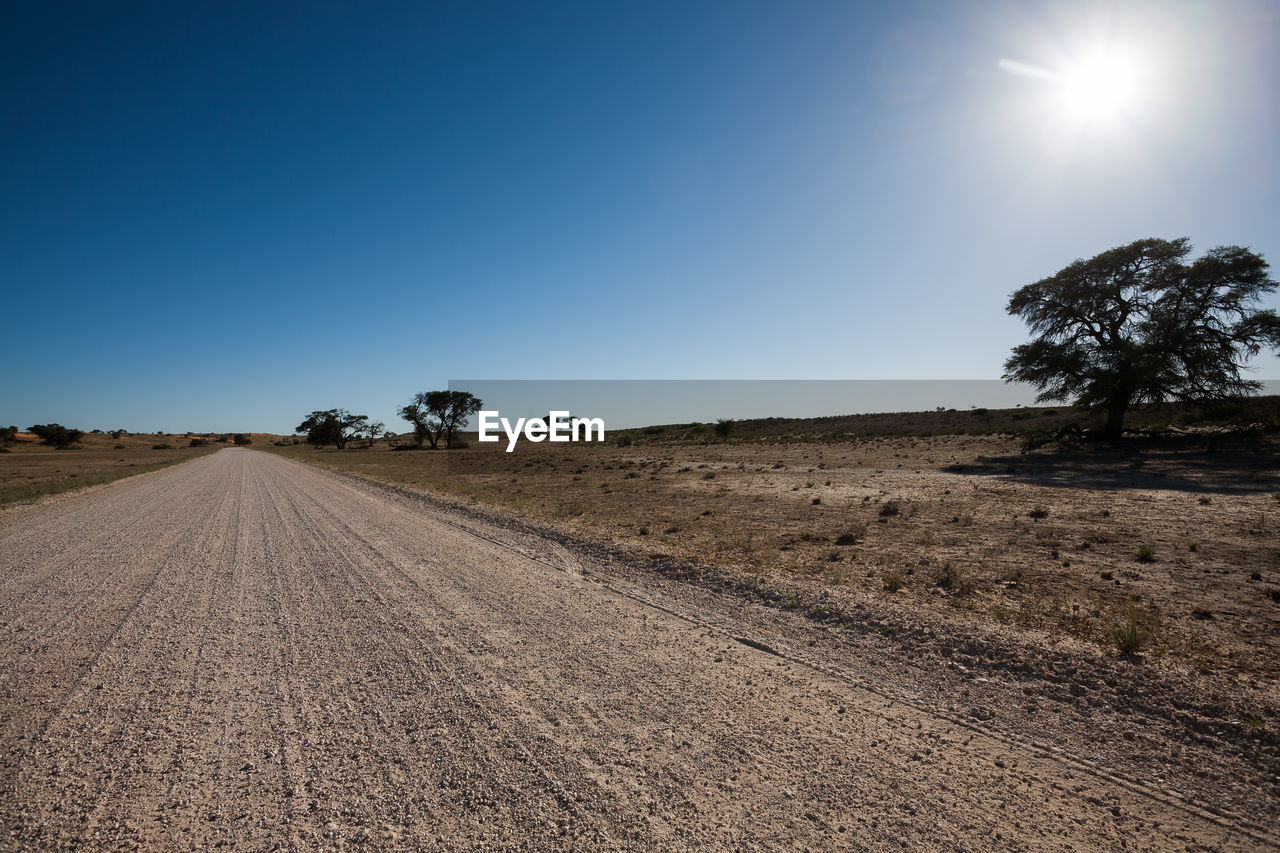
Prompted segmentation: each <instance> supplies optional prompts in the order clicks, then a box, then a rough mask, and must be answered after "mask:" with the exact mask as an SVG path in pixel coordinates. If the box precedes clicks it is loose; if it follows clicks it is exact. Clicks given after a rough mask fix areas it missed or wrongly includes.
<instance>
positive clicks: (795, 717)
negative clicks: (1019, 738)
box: [0, 450, 1274, 850]
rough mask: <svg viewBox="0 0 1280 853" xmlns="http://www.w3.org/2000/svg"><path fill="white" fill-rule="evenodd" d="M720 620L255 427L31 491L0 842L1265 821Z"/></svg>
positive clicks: (623, 839)
mask: <svg viewBox="0 0 1280 853" xmlns="http://www.w3.org/2000/svg"><path fill="white" fill-rule="evenodd" d="M593 568H595V569H596V570H595V571H593ZM584 569H585V570H586V571H585V574H584V571H583V570H584ZM646 600H647V602H649V603H646ZM654 605H657V606H654ZM744 607H745V605H744ZM682 608H683V609H682ZM712 616H716V615H715V614H712V615H711V616H708V615H707V614H701V613H696V612H687V608H685V605H683V604H682V603H681V600H680V599H678V597H673V596H669V595H668V594H667V591H666V590H664V588H663V587H662V585H661V584H659V583H656V582H655V583H654V584H652V585H649V586H644V585H641V586H629V585H628V584H627V583H626V582H624V581H622V580H620V579H616V580H615V579H611V578H610V577H609V575H608V574H607V570H606V569H605V568H604V567H593V566H592V565H590V563H589V562H588V561H586V558H579V557H575V556H574V555H571V554H570V553H568V552H567V551H565V550H564V549H562V548H559V547H558V546H555V545H553V544H551V543H549V542H545V541H535V540H534V538H533V537H527V536H523V535H519V534H515V533H512V532H509V531H506V530H503V529H501V528H498V527H491V526H486V525H483V524H481V523H480V522H478V521H465V520H460V519H459V518H457V517H454V516H451V515H450V514H448V513H446V512H445V511H443V510H434V509H432V508H430V507H429V506H426V505H420V504H416V503H414V502H411V501H407V500H403V499H399V498H397V497H395V496H393V495H389V494H387V493H384V492H382V491H380V490H378V489H376V488H373V487H365V486H362V485H360V484H357V483H354V482H351V481H349V480H346V479H343V478H341V477H339V476H337V475H332V474H327V473H323V472H321V471H318V470H316V469H313V468H310V467H307V466H304V465H302V464H300V463H297V462H293V461H289V460H286V459H282V458H279V457H274V456H270V455H267V454H264V453H258V452H253V451H249V450H224V451H222V452H220V453H217V454H215V455H213V456H210V457H205V458H203V459H199V460H196V461H193V462H190V463H187V464H184V465H181V466H179V467H177V468H174V469H169V470H166V471H162V472H157V473H154V474H148V475H143V476H141V477H137V478H133V479H131V480H127V481H122V482H119V483H115V484H112V485H109V486H105V487H100V488H98V489H95V490H91V491H89V492H86V493H83V494H79V495H74V496H68V497H63V498H59V499H54V500H52V501H50V502H48V503H46V504H43V505H39V506H34V507H26V508H19V509H17V510H13V511H10V512H8V513H5V514H4V516H3V517H0V638H2V643H3V645H2V646H0V753H2V754H3V765H2V767H0V821H2V824H3V825H2V827H0V831H2V833H3V834H2V835H0V847H3V848H5V849H71V848H76V849H116V848H134V847H141V848H143V849H155V850H182V849H209V848H213V847H215V846H223V847H229V848H231V849H243V850H270V849H299V850H303V849H306V850H311V849H339V848H344V847H353V846H359V845H361V844H364V845H366V846H367V849H379V850H384V849H529V850H543V849H583V850H587V849H659V850H680V849H778V850H793V849H795V850H800V849H815V850H824V849H911V850H930V849H937V850H954V849H973V850H987V849H992V848H1002V849H1043V850H1067V849H1072V850H1081V849H1105V850H1118V849H1122V848H1126V849H1130V850H1134V849H1137V850H1144V849H1150V850H1166V849H1175V848H1176V849H1183V848H1189V849H1201V848H1202V847H1205V848H1210V849H1217V848H1221V849H1259V848H1265V847H1268V846H1269V845H1270V844H1271V843H1273V842H1274V839H1269V838H1267V837H1265V836H1263V835H1261V834H1260V833H1259V831H1258V830H1257V828H1253V829H1250V828H1248V827H1244V826H1239V825H1236V826H1232V825H1231V823H1230V822H1229V821H1223V820H1220V819H1214V818H1212V817H1211V816H1209V815H1207V814H1204V813H1200V812H1197V811H1196V810H1195V809H1188V808H1183V807H1181V806H1178V805H1176V804H1173V803H1170V802H1167V801H1165V800H1163V799H1161V798H1159V797H1158V796H1150V795H1148V793H1147V792H1144V791H1143V790H1140V789H1135V788H1134V787H1133V786H1125V785H1121V784H1118V783H1117V782H1116V781H1114V780H1111V779H1108V778H1107V777H1106V776H1105V775H1100V774H1097V773H1093V772H1090V771H1089V770H1088V769H1087V768H1083V767H1082V766H1081V765H1080V764H1077V763H1074V762H1072V761H1071V760H1070V759H1069V757H1068V758H1067V759H1066V760H1064V759H1063V758H1062V757H1059V756H1053V755H1049V754H1047V753H1044V752H1042V751H1039V750H1037V749H1035V748H1032V747H1029V746H1020V745H1018V744H1016V743H1012V742H1009V741H1007V740H1004V739H1001V738H1000V737H999V736H997V735H996V734H994V733H988V732H984V731H983V730H982V726H981V724H980V723H974V724H965V723H962V722H960V721H958V720H955V719H953V718H950V717H948V716H946V715H941V714H937V713H932V712H931V711H930V709H929V704H928V703H929V697H920V701H919V702H910V703H903V702H896V701H893V700H892V699H889V698H886V697H885V696H883V695H881V694H879V693H877V692H875V691H874V690H869V689H865V688H863V687H861V686H858V685H857V683H856V677H852V678H846V677H842V676H841V674H840V673H839V672H836V671H834V670H830V669H826V670H825V671H819V670H816V669H814V668H812V667H809V666H806V665H804V664H803V663H801V662H799V661H798V660H797V659H796V657H795V656H792V655H790V654H787V653H786V648H787V646H786V645H785V644H783V643H781V642H780V641H775V640H772V639H771V638H770V637H769V636H768V635H762V634H759V633H741V634H739V633H738V632H737V631H736V630H735V629H733V628H732V627H730V628H728V629H724V628H723V627H720V626H723V625H725V624H727V623H726V622H725V620H724V618H721V617H722V616H723V614H721V615H720V616H716V618H711V617H712ZM753 624H754V623H753ZM751 630H752V631H757V629H756V628H752V629H751ZM737 636H741V637H742V639H745V640H748V641H751V642H752V643H756V644H760V645H765V646H773V647H775V648H777V649H779V650H780V651H783V654H775V653H772V651H771V650H770V649H768V648H766V649H760V648H757V647H755V646H753V645H750V644H748V643H746V642H742V641H740V640H738V639H735V637H737Z"/></svg>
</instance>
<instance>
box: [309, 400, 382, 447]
mask: <svg viewBox="0 0 1280 853" xmlns="http://www.w3.org/2000/svg"><path fill="white" fill-rule="evenodd" d="M368 423H369V416H368V415H353V414H351V413H350V412H348V411H347V410H346V409H323V410H321V409H317V410H316V411H314V412H312V413H311V414H309V415H307V419H306V420H304V421H303V422H302V423H300V424H298V425H297V426H296V427H295V428H294V429H295V430H296V431H297V432H305V433H306V434H307V443H308V444H333V445H336V446H337V448H338V449H339V450H342V449H343V448H345V447H346V446H347V442H348V441H350V440H351V439H352V438H354V437H355V436H357V435H360V434H361V433H362V432H364V430H365V427H366V425H367V424H368Z"/></svg>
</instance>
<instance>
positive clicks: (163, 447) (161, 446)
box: [151, 444, 173, 450]
mask: <svg viewBox="0 0 1280 853" xmlns="http://www.w3.org/2000/svg"><path fill="white" fill-rule="evenodd" d="M151 449H152V450H173V445H172V444H153V445H151Z"/></svg>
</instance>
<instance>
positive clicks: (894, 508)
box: [880, 501, 902, 518]
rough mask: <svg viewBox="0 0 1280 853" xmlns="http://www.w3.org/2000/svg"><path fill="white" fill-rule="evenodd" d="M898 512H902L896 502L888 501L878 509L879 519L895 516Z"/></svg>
mask: <svg viewBox="0 0 1280 853" xmlns="http://www.w3.org/2000/svg"><path fill="white" fill-rule="evenodd" d="M900 512H902V506H901V505H900V504H899V503H898V502H897V501H889V502H888V503H886V504H885V505H884V506H882V507H880V517H881V518H889V517H890V516H894V515H897V514H898V513H900Z"/></svg>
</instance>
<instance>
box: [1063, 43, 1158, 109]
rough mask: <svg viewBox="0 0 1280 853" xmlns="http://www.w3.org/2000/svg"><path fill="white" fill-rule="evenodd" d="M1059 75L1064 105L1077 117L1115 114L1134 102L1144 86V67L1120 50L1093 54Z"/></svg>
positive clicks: (1129, 106) (1128, 107)
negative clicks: (1141, 80)
mask: <svg viewBox="0 0 1280 853" xmlns="http://www.w3.org/2000/svg"><path fill="white" fill-rule="evenodd" d="M1055 76H1056V78H1057V79H1056V81H1055V82H1056V83H1057V87H1058V95H1059V96H1060V97H1061V99H1062V106H1063V108H1064V109H1065V110H1066V111H1067V112H1069V113H1070V114H1071V115H1072V116H1074V117H1075V118H1076V119H1081V120H1089V121H1096V120H1105V119H1111V118H1115V117H1117V116H1119V115H1121V114H1123V113H1125V112H1127V111H1128V110H1129V109H1131V108H1132V107H1133V106H1134V103H1135V101H1136V99H1137V96H1138V94H1139V90H1140V68H1139V65H1138V63H1137V62H1136V61H1134V60H1133V58H1132V57H1129V56H1125V55H1122V54H1118V53H1110V54H1099V55H1095V56H1091V57H1089V58H1087V59H1085V60H1084V61H1082V62H1080V63H1079V64H1078V65H1075V66H1073V67H1071V68H1068V69H1064V70H1063V71H1061V72H1059V73H1058V74H1056V75H1055Z"/></svg>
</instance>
